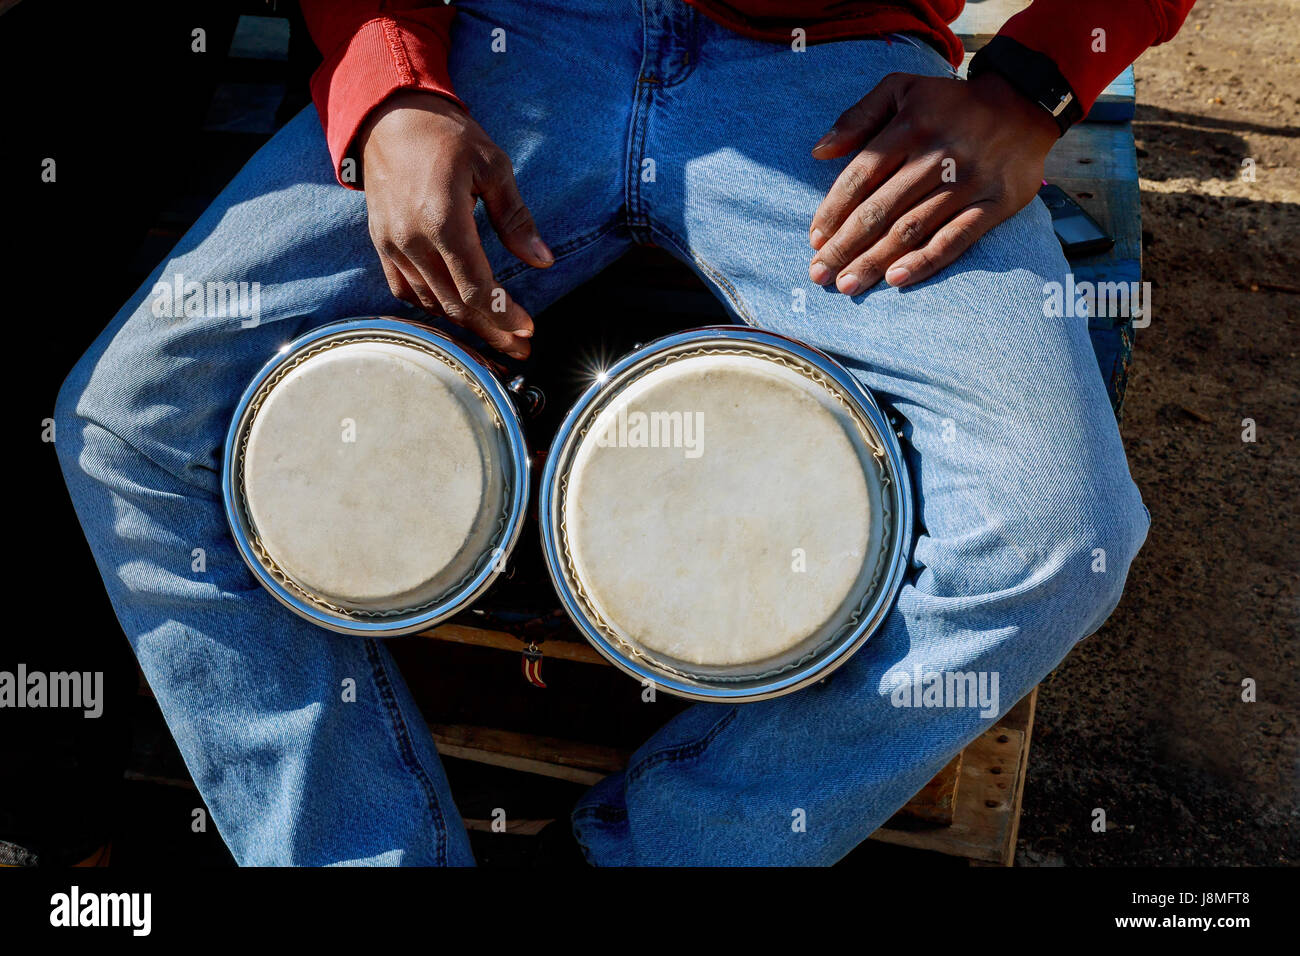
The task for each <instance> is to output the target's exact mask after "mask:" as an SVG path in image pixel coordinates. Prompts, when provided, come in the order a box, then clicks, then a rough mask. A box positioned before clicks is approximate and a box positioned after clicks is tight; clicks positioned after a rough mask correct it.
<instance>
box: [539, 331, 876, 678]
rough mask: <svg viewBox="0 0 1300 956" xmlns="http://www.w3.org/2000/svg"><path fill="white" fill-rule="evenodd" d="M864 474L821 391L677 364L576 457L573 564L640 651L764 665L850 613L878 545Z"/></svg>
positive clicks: (631, 392) (750, 366)
mask: <svg viewBox="0 0 1300 956" xmlns="http://www.w3.org/2000/svg"><path fill="white" fill-rule="evenodd" d="M678 421H680V422H681V423H682V425H681V427H680V428H678V427H677V422H678ZM627 423H630V425H629V424H627ZM639 425H640V426H643V427H641V428H640V431H641V432H642V434H638V426H639ZM651 443H653V444H651ZM653 445H659V446H660V447H653ZM664 445H667V446H668V447H663V446H664ZM873 477H874V476H873V475H872V470H871V469H868V468H867V467H864V463H863V452H862V449H861V448H860V447H859V446H857V445H855V443H854V442H853V440H852V433H851V431H849V430H848V429H847V428H846V427H845V422H844V420H843V416H842V414H837V408H836V407H835V404H834V402H833V401H832V400H831V398H830V396H829V395H828V394H827V393H826V391H825V389H822V388H820V387H819V386H817V385H816V384H815V383H813V382H810V381H809V380H808V379H806V378H805V377H803V376H802V375H800V374H798V373H797V372H795V371H792V370H790V369H788V368H786V367H784V366H781V365H778V364H776V363H773V362H770V361H767V360H764V359H761V358H757V357H753V356H742V355H717V356H709V355H706V356H701V357H698V358H691V359H683V360H681V361H679V362H676V363H674V364H672V365H669V366H667V367H665V368H662V369H660V370H657V371H655V372H652V373H650V374H648V375H647V376H645V377H643V378H641V379H640V380H638V381H637V382H635V383H634V384H632V385H630V386H629V387H628V388H627V389H626V390H625V391H624V393H623V394H622V396H620V400H619V401H618V402H617V403H615V404H614V405H611V406H610V407H608V408H606V409H605V410H604V412H603V413H602V414H601V415H600V416H599V417H598V418H597V419H596V421H595V423H594V425H593V426H592V427H591V429H590V431H589V432H588V437H587V440H586V441H585V442H584V443H583V444H582V446H581V447H580V449H579V451H578V453H577V455H576V456H575V458H574V463H573V466H572V476H571V480H570V484H569V493H568V496H567V498H566V503H567V505H566V511H565V521H566V527H567V531H568V535H569V543H570V547H571V550H572V558H573V564H574V567H575V568H576V569H577V574H578V576H579V577H580V578H581V579H582V582H583V584H584V589H585V591H586V593H587V595H588V597H589V599H590V600H591V602H592V603H593V605H594V606H595V607H596V608H597V609H598V610H599V611H600V612H601V614H602V616H603V617H604V618H605V620H606V621H607V622H609V623H610V625H611V626H612V627H614V628H616V629H617V630H618V631H620V632H621V633H622V634H623V635H624V636H625V637H626V638H628V639H629V640H630V641H632V642H634V643H635V644H637V645H639V646H640V647H642V648H645V649H646V650H649V651H653V652H657V653H660V654H664V655H667V656H668V657H671V658H674V659H676V660H678V661H683V662H686V663H689V664H702V665H713V666H730V665H742V664H754V663H757V662H761V661H765V660H768V659H771V658H774V657H776V656H778V655H780V654H782V653H784V652H786V651H789V650H790V649H792V648H794V647H795V646H796V645H798V644H800V643H801V642H802V641H804V640H805V639H806V638H807V637H808V636H809V635H810V634H814V633H816V632H817V631H819V630H820V629H821V628H823V627H824V626H825V625H826V624H828V623H829V622H830V620H831V619H832V618H833V617H834V616H835V615H836V614H837V613H840V612H841V611H842V609H843V608H844V605H845V603H846V602H847V601H849V599H850V597H851V595H852V592H853V589H854V586H855V584H856V583H857V582H858V579H859V577H860V576H861V573H862V569H863V566H864V563H865V562H866V561H867V560H868V559H869V551H870V550H871V549H872V547H873V545H874V546H875V547H876V548H878V547H879V541H878V538H879V535H878V534H877V535H875V536H874V537H875V539H876V540H874V541H873V535H872V524H873V512H878V510H879V509H878V508H876V507H875V506H874V505H873V499H878V498H879V489H878V487H874V488H873V487H870V486H869V483H870V482H871V480H872V479H873ZM876 483H877V485H878V479H876ZM878 520H879V517H878V515H877V516H876V521H878Z"/></svg>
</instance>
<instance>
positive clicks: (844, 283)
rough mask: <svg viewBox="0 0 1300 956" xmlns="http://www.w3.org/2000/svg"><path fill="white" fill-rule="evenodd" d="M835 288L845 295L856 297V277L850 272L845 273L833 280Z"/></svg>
mask: <svg viewBox="0 0 1300 956" xmlns="http://www.w3.org/2000/svg"><path fill="white" fill-rule="evenodd" d="M835 288H837V289H839V290H840V291H841V292H843V293H844V294H845V295H856V294H857V292H858V277H857V276H856V275H854V274H853V273H852V272H846V273H844V274H843V275H841V276H840V277H839V278H838V279H836V280H835Z"/></svg>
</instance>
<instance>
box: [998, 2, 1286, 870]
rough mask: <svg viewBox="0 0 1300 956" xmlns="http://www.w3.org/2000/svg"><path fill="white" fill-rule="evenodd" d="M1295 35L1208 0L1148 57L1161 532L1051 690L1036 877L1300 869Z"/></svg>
mask: <svg viewBox="0 0 1300 956" xmlns="http://www.w3.org/2000/svg"><path fill="white" fill-rule="evenodd" d="M1298 41H1300V2H1296V0H1273V2H1260V0H1251V2H1245V0H1201V2H1200V3H1198V4H1197V5H1196V7H1195V8H1194V9H1193V11H1192V14H1191V16H1190V18H1189V20H1188V22H1187V24H1186V25H1185V26H1184V27H1183V30H1182V32H1181V33H1180V34H1179V35H1178V36H1177V37H1176V38H1175V39H1174V40H1173V41H1172V42H1171V43H1168V44H1166V45H1164V46H1160V47H1156V48H1154V49H1153V50H1151V51H1149V52H1148V53H1147V54H1146V55H1144V56H1143V57H1142V59H1141V60H1139V61H1138V64H1137V68H1136V71H1137V82H1138V103H1139V106H1138V113H1137V121H1136V123H1135V130H1136V134H1137V144H1138V165H1139V171H1140V174H1141V177H1142V179H1141V186H1142V223H1143V250H1144V252H1143V256H1144V261H1143V272H1144V275H1143V278H1144V279H1148V280H1150V281H1151V282H1152V284H1153V310H1152V311H1153V320H1152V325H1151V327H1150V328H1149V329H1147V330H1145V331H1144V332H1140V333H1139V334H1138V339H1137V352H1136V355H1135V359H1134V364H1133V371H1132V379H1131V381H1130V386H1129V391H1128V399H1127V406H1126V409H1125V420H1124V437H1125V442H1126V444H1127V446H1128V451H1129V458H1130V462H1131V465H1132V469H1133V474H1134V477H1135V478H1136V480H1137V483H1138V485H1139V486H1140V487H1141V488H1142V491H1143V494H1144V496H1145V499H1146V503H1147V507H1148V508H1150V510H1151V514H1152V528H1151V535H1150V537H1149V538H1148V540H1147V544H1146V546H1145V548H1144V549H1143V551H1142V553H1141V554H1140V555H1139V556H1138V559H1137V561H1136V562H1135V564H1134V566H1133V569H1132V571H1131V573H1130V576H1129V584H1128V590H1127V592H1126V594H1125V597H1124V601H1123V603H1122V604H1121V605H1120V607H1119V609H1118V610H1117V611H1116V612H1115V614H1114V616H1113V617H1112V618H1111V619H1110V621H1109V622H1108V623H1107V624H1106V626H1105V627H1104V628H1103V629H1102V631H1101V632H1100V633H1099V634H1097V635H1096V636H1094V637H1093V638H1090V639H1089V640H1087V641H1085V642H1084V643H1083V644H1081V645H1080V646H1079V647H1078V649H1077V650H1076V651H1075V652H1074V653H1073V654H1072V655H1071V656H1070V657H1069V658H1068V659H1067V660H1066V661H1065V663H1064V664H1062V666H1061V667H1060V668H1059V669H1058V671H1057V672H1056V673H1055V674H1054V675H1053V676H1052V677H1051V678H1050V679H1049V681H1048V682H1047V683H1046V684H1044V686H1043V688H1042V690H1041V692H1040V697H1039V710H1038V720H1037V724H1036V726H1035V728H1034V739H1033V753H1032V756H1031V760H1030V771H1029V777H1028V782H1027V785H1026V791H1025V809H1024V817H1023V821H1022V826H1021V833H1020V836H1021V840H1020V846H1019V853H1018V862H1019V863H1021V864H1022V865H1024V864H1045V865H1053V864H1056V865H1061V864H1065V865H1078V864H1121V865H1127V864H1155V865H1164V864H1258V865H1278V864H1294V863H1295V862H1296V861H1297V859H1298V858H1300V848H1298V847H1297V836H1298V831H1300V826H1298V825H1297V805H1298V801H1297V789H1298V785H1297V780H1298V779H1300V774H1298V773H1297V744H1296V741H1297V734H1296V729H1297V724H1298V723H1300V719H1298V713H1300V681H1298V680H1297V667H1296V647H1297V642H1296V638H1297V631H1298V630H1300V629H1298V628H1297V608H1298V606H1300V605H1298V602H1297V579H1298V576H1297V549H1296V544H1295V540H1294V538H1295V534H1296V530H1297V521H1296V488H1297V476H1298V474H1300V462H1298V460H1297V447H1296V426H1297V404H1298V403H1297V395H1298V393H1300V369H1297V362H1296V354H1297V350H1298V349H1297V345H1298V336H1297V331H1298V329H1300V256H1298V255H1297V235H1298V234H1300V206H1298V205H1297V203H1298V202H1300V148H1298V146H1297V137H1298V136H1300V128H1297V112H1300V109H1298V108H1300V60H1297V53H1296V51H1297V47H1298V46H1300V42H1298ZM1245 160H1251V161H1253V163H1252V164H1253V167H1254V170H1253V171H1254V181H1253V182H1252V181H1249V180H1248V179H1247V178H1243V173H1248V172H1249V171H1250V165H1252V164H1247V165H1245V166H1243V161H1245ZM1244 419H1253V420H1254V422H1255V428H1256V441H1255V442H1254V443H1248V442H1244V441H1243V440H1242V433H1243V420H1244ZM1247 678H1250V679H1253V680H1254V681H1255V682H1256V685H1257V700H1256V701H1255V702H1254V703H1248V702H1245V701H1243V700H1242V694H1243V688H1242V681H1243V680H1245V679H1247ZM1097 807H1101V808H1103V809H1105V811H1106V815H1107V830H1106V832H1105V833H1094V832H1093V831H1092V828H1091V823H1092V820H1093V810H1094V808H1097Z"/></svg>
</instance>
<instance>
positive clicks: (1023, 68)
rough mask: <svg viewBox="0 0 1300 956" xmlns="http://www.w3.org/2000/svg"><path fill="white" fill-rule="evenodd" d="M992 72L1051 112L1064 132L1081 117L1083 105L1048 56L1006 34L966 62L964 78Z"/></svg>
mask: <svg viewBox="0 0 1300 956" xmlns="http://www.w3.org/2000/svg"><path fill="white" fill-rule="evenodd" d="M981 73H996V74H998V75H999V76H1000V77H1002V78H1003V79H1004V80H1006V81H1007V82H1008V83H1010V84H1011V86H1012V87H1013V88H1014V89H1015V90H1016V91H1017V92H1018V93H1020V94H1021V95H1022V96H1024V97H1025V98H1026V99H1028V100H1030V101H1031V102H1033V103H1037V104H1038V105H1039V106H1041V107H1042V108H1043V109H1045V110H1047V112H1048V113H1049V114H1051V117H1052V119H1054V120H1055V121H1056V125H1057V126H1058V127H1060V130H1061V133H1062V134H1064V133H1065V131H1066V130H1068V129H1069V128H1070V127H1071V126H1073V125H1074V124H1075V123H1077V122H1079V120H1081V119H1083V107H1082V106H1080V105H1079V98H1078V97H1077V96H1075V95H1074V90H1072V89H1071V88H1070V83H1069V81H1068V80H1066V78H1065V77H1064V76H1062V75H1061V71H1060V70H1059V69H1057V67H1056V64H1055V63H1053V62H1052V59H1051V57H1049V56H1047V55H1046V54H1044V53H1039V52H1038V51H1037V50H1031V49H1029V47H1027V46H1024V45H1022V44H1020V43H1017V42H1016V41H1015V40H1013V39H1011V38H1010V37H1004V36H995V37H994V38H993V39H992V40H990V41H989V42H988V43H986V44H985V45H984V46H983V47H981V48H980V50H979V52H978V53H976V54H975V56H974V57H973V58H972V59H971V61H970V68H969V69H968V70H967V71H966V78H967V79H970V80H973V79H975V77H977V76H979V75H980V74H981Z"/></svg>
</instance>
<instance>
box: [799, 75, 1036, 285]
mask: <svg viewBox="0 0 1300 956" xmlns="http://www.w3.org/2000/svg"><path fill="white" fill-rule="evenodd" d="M1059 136H1060V131H1059V130H1058V129H1057V126H1056V123H1055V121H1054V120H1053V119H1052V117H1051V116H1049V115H1048V113H1047V111H1046V110H1044V109H1043V108H1042V107H1040V106H1038V105H1036V104H1034V103H1031V102H1030V101H1029V100H1027V99H1025V98H1024V97H1023V96H1021V95H1020V94H1019V93H1017V92H1016V91H1015V90H1014V89H1013V88H1012V87H1011V85H1010V84H1008V83H1007V81H1006V80H1004V79H1003V78H1002V77H1000V76H998V75H997V74H995V73H984V74H981V75H980V76H979V77H978V78H977V79H975V80H972V81H970V82H963V81H961V80H954V79H945V78H938V77H925V76H912V75H910V74H906V73H892V74H890V75H889V76H887V77H885V78H884V79H883V80H881V81H880V83H879V84H878V85H877V86H876V88H875V89H874V90H872V91H871V92H870V93H868V94H867V95H866V96H865V97H863V98H862V99H861V100H859V101H858V102H857V103H856V104H855V105H854V106H853V107H851V108H850V109H849V110H848V111H847V112H846V113H844V114H843V115H842V116H841V117H840V118H839V119H838V120H837V121H836V123H835V125H834V126H833V127H832V128H831V131H830V132H829V133H827V134H826V135H825V136H824V137H822V139H821V140H820V141H819V142H818V143H817V145H816V146H814V147H813V156H814V157H816V158H817V159H836V158H839V157H842V156H846V155H848V154H849V153H850V152H852V151H853V150H854V149H858V148H859V147H860V148H861V151H860V152H859V153H858V154H857V155H856V156H854V157H853V159H852V160H851V161H850V162H849V164H848V165H847V166H846V167H845V168H844V170H843V172H841V173H840V175H839V178H838V179H836V180H835V184H834V185H833V186H832V187H831V190H830V192H829V193H827V195H826V198H825V199H823V200H822V203H821V205H820V206H819V207H818V209H817V213H816V215H814V216H813V220H812V226H811V227H810V230H809V241H810V242H811V244H812V247H813V249H815V250H816V255H815V256H814V257H813V260H812V263H811V265H810V266H809V269H808V274H809V276H810V277H811V278H812V280H813V281H814V282H816V283H817V284H818V285H827V284H829V283H830V282H832V281H833V282H834V283H835V286H836V288H838V289H839V290H840V291H841V292H843V293H845V294H847V295H857V294H859V293H861V292H865V291H866V290H868V289H870V288H871V287H872V286H874V285H875V284H876V283H878V282H879V281H880V280H881V279H882V278H883V279H884V280H885V281H886V282H887V283H889V284H890V285H892V286H907V285H911V284H913V283H916V282H920V281H922V280H924V279H928V278H929V277H930V276H932V275H934V274H935V273H936V272H938V271H939V270H940V269H943V268H944V267H945V266H947V265H948V264H949V263H951V262H952V261H953V260H955V259H956V258H957V257H958V256H960V255H961V254H962V253H963V252H965V251H966V250H967V249H969V248H970V247H971V246H972V245H973V244H974V243H975V240H977V239H978V238H979V237H980V236H982V235H984V233H986V232H988V231H989V230H990V229H992V228H993V227H994V226H996V225H997V224H998V223H1000V222H1002V221H1003V220H1005V219H1008V218H1010V217H1011V216H1013V215H1014V214H1015V213H1017V212H1018V211H1020V209H1022V208H1023V207H1024V206H1025V205H1026V204H1027V203H1028V202H1029V201H1030V200H1031V199H1033V198H1034V196H1035V195H1036V194H1037V192H1038V188H1039V186H1040V185H1041V183H1042V179H1043V163H1044V160H1045V159H1046V158H1047V154H1048V152H1049V151H1050V150H1051V148H1052V146H1053V144H1054V143H1055V142H1056V141H1057V139H1058V138H1059Z"/></svg>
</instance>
